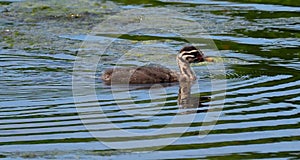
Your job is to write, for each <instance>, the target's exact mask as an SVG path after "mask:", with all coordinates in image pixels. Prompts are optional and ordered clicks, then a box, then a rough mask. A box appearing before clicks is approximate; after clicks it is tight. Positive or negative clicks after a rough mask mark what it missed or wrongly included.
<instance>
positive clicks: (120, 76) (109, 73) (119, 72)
mask: <svg viewBox="0 0 300 160" xmlns="http://www.w3.org/2000/svg"><path fill="white" fill-rule="evenodd" d="M176 59H177V64H178V67H179V70H180V73H178V72H176V71H173V70H170V69H168V68H165V67H163V66H161V65H146V66H141V67H128V68H114V69H108V70H106V71H105V72H104V73H103V74H102V76H101V79H102V80H103V81H104V83H106V84H111V83H116V84H118V83H129V84H147V83H171V82H178V81H194V80H196V75H195V73H194V71H193V70H192V69H191V67H190V64H191V63H196V62H203V61H206V60H208V61H211V60H209V59H210V58H206V57H205V56H204V54H203V53H202V52H201V51H199V50H198V49H197V48H196V47H194V46H186V47H183V48H182V49H181V50H180V51H179V53H178V55H177V58H176Z"/></svg>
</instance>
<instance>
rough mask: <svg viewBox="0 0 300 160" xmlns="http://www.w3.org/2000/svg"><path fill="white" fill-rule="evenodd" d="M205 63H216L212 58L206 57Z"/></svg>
mask: <svg viewBox="0 0 300 160" xmlns="http://www.w3.org/2000/svg"><path fill="white" fill-rule="evenodd" d="M204 61H206V62H214V59H213V58H212V57H204Z"/></svg>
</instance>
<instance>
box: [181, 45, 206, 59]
mask: <svg viewBox="0 0 300 160" xmlns="http://www.w3.org/2000/svg"><path fill="white" fill-rule="evenodd" d="M178 58H181V59H182V60H184V61H187V62H188V63H197V62H203V61H205V59H204V54H203V53H202V52H201V51H199V50H198V49H197V48H196V47H194V46H185V47H183V48H182V49H181V50H180V51H179V54H178Z"/></svg>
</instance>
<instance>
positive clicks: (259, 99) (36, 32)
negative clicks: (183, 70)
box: [0, 0, 300, 159]
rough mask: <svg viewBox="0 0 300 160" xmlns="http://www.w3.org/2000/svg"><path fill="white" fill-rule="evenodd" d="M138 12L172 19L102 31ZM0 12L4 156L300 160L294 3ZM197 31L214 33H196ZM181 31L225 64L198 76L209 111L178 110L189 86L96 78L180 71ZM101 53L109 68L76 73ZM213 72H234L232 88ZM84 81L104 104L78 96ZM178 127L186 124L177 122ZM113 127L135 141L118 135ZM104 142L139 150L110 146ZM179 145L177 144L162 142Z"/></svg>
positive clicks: (299, 41)
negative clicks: (134, 70)
mask: <svg viewBox="0 0 300 160" xmlns="http://www.w3.org/2000/svg"><path fill="white" fill-rule="evenodd" d="M60 3H61V4H60ZM83 4H84V5H83ZM162 8H164V9H163V10H161V9H162ZM131 9H146V11H147V12H143V14H144V15H145V17H147V16H148V17H151V16H155V15H156V14H154V12H153V11H158V10H159V11H161V12H160V14H161V15H164V16H166V15H167V16H168V17H169V19H166V20H165V22H164V23H160V24H159V25H158V26H159V27H157V28H153V27H152V28H150V29H149V28H148V29H140V30H134V31H131V32H129V33H124V32H122V35H120V30H118V29H120V28H121V26H122V25H125V24H135V23H138V22H140V21H143V19H142V18H144V17H139V13H135V15H134V14H133V17H135V18H133V19H131V17H130V16H129V17H128V19H126V18H124V17H118V16H116V17H114V18H116V19H118V18H119V19H120V20H118V21H112V22H111V24H113V25H112V26H110V25H108V26H104V25H102V27H101V28H100V29H98V30H95V27H96V26H97V24H110V23H108V22H105V20H107V19H108V18H107V17H109V16H111V15H118V13H122V12H125V11H130V10H131ZM0 11H1V15H0V20H1V21H0V25H1V30H0V32H1V41H0V47H1V50H0V66H1V67H0V73H1V74H0V83H1V86H0V132H1V134H0V158H7V159H16V158H20V159H23V158H33V159H36V158H44V159H53V158H56V159H75V158H78V159H99V158H100V159H120V158H122V159H141V158H142V159H201V158H203V159H300V154H299V151H300V129H299V127H300V123H299V122H300V116H299V115H300V103H299V102H300V101H299V100H300V99H299V97H300V96H299V95H300V77H299V70H300V67H299V66H300V65H299V64H300V63H299V57H300V56H299V46H300V34H299V30H300V25H299V24H300V17H299V12H300V7H299V4H297V2H296V1H285V2H281V1H266V2H265V3H263V2H261V1H251V0H249V1H248V0H247V1H242V2H239V1H233V0H230V1H211V0H203V1H193V0H191V1H178V0H176V1H175V0H174V1H169V0H161V1H156V0H153V1H150V0H148V1H139V2H132V1H124V0H115V1H106V2H105V3H100V2H94V1H78V2H77V1H74V2H72V3H67V2H59V3H58V2H57V1H47V2H44V1H40V2H39V3H37V2H33V1H22V2H16V1H0ZM151 11H152V12H151ZM175 12H178V13H180V14H183V15H185V16H178V15H174V14H171V13H175ZM160 14H158V15H160ZM150 15H151V16H150ZM162 17H163V16H162ZM144 20H145V19H144ZM153 21H155V19H153ZM153 21H150V22H153ZM171 22H185V23H171ZM194 22H197V24H199V25H200V26H201V27H202V29H204V30H205V34H198V33H199V32H200V31H204V30H198V29H199V27H197V26H192V25H187V24H193V23H194ZM144 25H146V24H144ZM184 25H186V26H188V27H186V26H184ZM105 27H107V28H105ZM109 28H110V29H111V32H105V33H104V31H108V29H109ZM170 28H171V31H170ZM168 29H169V31H168ZM116 30H117V31H118V32H117V33H116V32H115V31H116ZM179 33H181V34H184V35H186V36H187V37H189V38H190V40H191V41H192V42H195V43H194V45H196V46H199V47H201V48H202V49H203V51H204V52H205V54H207V55H209V56H214V57H215V59H216V62H215V63H203V64H196V65H194V66H193V68H194V69H195V72H196V74H197V76H198V80H197V83H195V84H193V85H192V88H191V94H192V96H193V97H199V95H200V96H201V97H211V101H203V102H202V103H201V106H200V107H187V108H184V107H180V106H178V97H179V88H180V84H169V85H167V86H152V85H148V86H147V85H146V86H145V85H135V86H130V87H129V88H128V87H127V86H122V85H119V86H113V87H110V86H107V85H104V84H103V83H102V81H101V80H99V78H98V77H99V75H100V74H101V71H102V70H103V69H105V68H110V67H113V66H116V65H117V66H134V65H144V64H148V63H159V64H162V65H164V66H167V67H169V68H172V69H177V66H176V62H175V60H174V59H175V57H176V52H177V51H178V50H179V49H180V48H181V47H182V46H183V45H186V44H188V43H189V42H188V41H187V40H186V39H184V38H183V37H182V36H181V35H180V34H179ZM196 33H197V34H196ZM88 35H89V36H88ZM109 42H113V45H110V47H108V48H105V50H104V47H105V45H106V44H107V43H109ZM211 42H213V43H214V44H211ZM102 51H105V52H102ZM95 55H96V56H97V55H98V56H99V55H101V61H100V62H101V63H99V64H98V63H97V64H94V65H91V66H88V67H90V68H85V69H87V70H80V72H74V70H73V69H74V64H76V60H78V59H76V58H78V57H92V59H93V56H95ZM94 60H95V61H91V63H92V62H97V61H96V60H97V59H94ZM92 64H93V63H92ZM214 66H224V67H225V75H226V81H224V76H223V75H222V73H220V72H218V71H220V70H218V69H220V68H214ZM92 68H96V69H97V70H96V72H95V71H93V70H92ZM214 69H215V70H214ZM211 72H213V73H214V74H211ZM76 73H84V74H80V76H79V78H80V79H78V80H79V82H82V84H86V85H85V86H86V87H87V90H84V91H90V90H89V89H90V88H89V87H91V86H92V87H94V88H95V89H94V90H92V91H94V93H95V95H91V94H90V92H87V93H86V92H81V93H80V94H76V97H74V90H73V89H74V81H73V86H72V80H74V77H75V78H76V77H77V78H78V74H76ZM72 78H73V79H72ZM212 80H215V82H216V83H217V84H218V83H222V84H223V83H225V82H226V98H225V99H224V102H225V103H224V105H222V102H223V99H222V98H220V97H222V94H220V93H223V91H224V90H222V89H220V88H214V87H213V86H212ZM87 82H93V83H94V84H95V86H93V85H91V83H87ZM198 86H199V87H198ZM72 87H73V88H72ZM128 90H129V92H128ZM93 96H95V97H96V98H97V101H95V100H94V98H95V97H93ZM74 100H75V102H77V103H75V102H74ZM76 100H78V101H76ZM76 107H77V108H76ZM209 109H212V110H210V113H215V115H217V117H218V120H217V121H216V124H215V125H214V126H213V128H209V127H210V125H206V124H205V123H203V122H206V121H205V116H206V115H207V113H208V110H209ZM220 109H222V110H220ZM218 115H220V116H218ZM174 117H179V118H182V121H181V122H177V123H171V122H172V120H173V119H174ZM106 118H109V121H107V119H106ZM189 118H192V121H184V120H187V119H189ZM111 123H112V124H114V126H113V127H112V126H111V125H110V124H111ZM116 127H117V128H119V129H122V130H125V131H127V132H129V133H132V134H135V135H138V136H128V135H126V134H124V135H120V134H119V135H117V136H116V135H115V133H116ZM210 129H211V131H210V132H209V134H208V135H207V136H204V137H202V138H201V137H199V131H200V130H201V131H205V130H210ZM160 130H161V132H158V131H160ZM95 135H101V136H100V141H103V142H105V143H110V144H118V145H124V146H125V147H127V148H129V149H130V150H116V149H113V148H110V147H108V146H106V145H105V143H101V142H100V141H99V139H97V136H95ZM98 138H99V137H98ZM170 139H176V141H174V142H172V143H171V144H169V145H163V144H160V142H164V141H167V140H170ZM153 142H155V143H153ZM145 145H147V147H145ZM153 149H156V150H155V151H154V150H153Z"/></svg>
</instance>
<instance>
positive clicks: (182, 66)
mask: <svg viewBox="0 0 300 160" xmlns="http://www.w3.org/2000/svg"><path fill="white" fill-rule="evenodd" d="M177 64H178V67H179V70H180V80H186V81H194V80H196V75H195V73H194V71H193V70H192V69H191V67H190V64H189V63H188V62H187V61H185V60H183V59H182V58H181V57H178V56H177Z"/></svg>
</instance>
